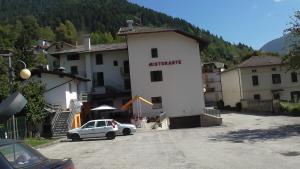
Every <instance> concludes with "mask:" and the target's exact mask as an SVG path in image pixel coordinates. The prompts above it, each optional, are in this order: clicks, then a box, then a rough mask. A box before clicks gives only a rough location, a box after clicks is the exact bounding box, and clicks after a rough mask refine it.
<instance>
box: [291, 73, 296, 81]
mask: <svg viewBox="0 0 300 169" xmlns="http://www.w3.org/2000/svg"><path fill="white" fill-rule="evenodd" d="M291 76H292V82H298V77H297V73H296V72H293V73H291Z"/></svg>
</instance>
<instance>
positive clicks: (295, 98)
mask: <svg viewBox="0 0 300 169" xmlns="http://www.w3.org/2000/svg"><path fill="white" fill-rule="evenodd" d="M291 100H292V102H299V101H300V91H293V92H291Z"/></svg>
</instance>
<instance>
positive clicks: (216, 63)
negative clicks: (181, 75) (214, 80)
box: [203, 62, 225, 69]
mask: <svg viewBox="0 0 300 169" xmlns="http://www.w3.org/2000/svg"><path fill="white" fill-rule="evenodd" d="M210 64H214V65H215V67H216V68H217V69H221V68H225V64H224V63H222V62H204V63H203V65H210Z"/></svg>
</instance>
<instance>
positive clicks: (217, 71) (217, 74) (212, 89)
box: [202, 62, 225, 106]
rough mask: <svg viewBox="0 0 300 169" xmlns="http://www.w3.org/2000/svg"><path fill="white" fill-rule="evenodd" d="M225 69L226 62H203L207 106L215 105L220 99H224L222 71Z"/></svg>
mask: <svg viewBox="0 0 300 169" xmlns="http://www.w3.org/2000/svg"><path fill="white" fill-rule="evenodd" d="M224 70H225V65H224V63H220V62H208V63H203V66H202V78H203V82H204V91H205V92H204V98H205V105H206V106H215V105H216V103H217V102H218V101H220V100H223V95H222V84H221V72H223V71H224Z"/></svg>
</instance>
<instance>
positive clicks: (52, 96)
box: [31, 73, 78, 109]
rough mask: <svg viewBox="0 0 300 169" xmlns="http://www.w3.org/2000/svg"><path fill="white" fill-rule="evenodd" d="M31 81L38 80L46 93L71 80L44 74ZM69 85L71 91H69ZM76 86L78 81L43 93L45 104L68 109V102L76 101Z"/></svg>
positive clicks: (34, 77)
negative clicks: (43, 85) (44, 87)
mask: <svg viewBox="0 0 300 169" xmlns="http://www.w3.org/2000/svg"><path fill="white" fill-rule="evenodd" d="M31 79H32V80H40V81H41V82H42V83H43V84H45V86H46V91H47V90H49V89H52V88H54V87H56V86H59V85H61V84H63V83H66V82H68V81H70V80H72V79H71V78H68V77H60V76H58V75H53V74H45V73H43V74H42V75H41V77H38V76H36V75H34V76H32V77H31ZM69 84H71V91H70V90H69ZM77 84H78V81H76V80H75V81H74V80H73V81H71V82H69V83H66V84H64V85H61V86H59V87H57V88H55V89H53V90H50V91H48V92H45V93H44V99H45V102H46V103H49V104H52V105H61V106H62V108H63V109H68V108H69V104H70V101H71V100H72V99H77Z"/></svg>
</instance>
